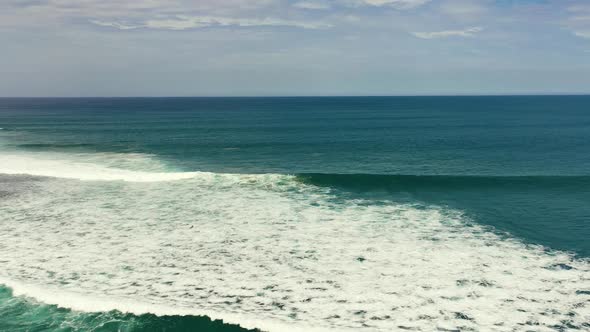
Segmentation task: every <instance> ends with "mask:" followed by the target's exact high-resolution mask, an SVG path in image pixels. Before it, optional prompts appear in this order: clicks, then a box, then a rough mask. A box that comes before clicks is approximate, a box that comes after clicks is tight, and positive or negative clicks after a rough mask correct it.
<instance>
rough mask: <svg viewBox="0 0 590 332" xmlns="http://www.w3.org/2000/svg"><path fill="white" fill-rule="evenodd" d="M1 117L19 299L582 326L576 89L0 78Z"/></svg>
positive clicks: (290, 317)
mask: <svg viewBox="0 0 590 332" xmlns="http://www.w3.org/2000/svg"><path fill="white" fill-rule="evenodd" d="M0 127H1V128H2V130H0V173H1V175H0V231H1V234H2V235H1V236H0V237H1V240H2V244H0V249H1V250H2V252H3V253H5V254H3V256H4V257H2V258H1V259H0V266H2V267H3V269H1V270H2V272H0V282H4V283H5V284H6V286H8V287H10V288H12V289H14V290H15V292H16V293H17V295H18V296H24V298H27V299H29V300H27V301H33V302H35V301H38V302H39V303H47V304H54V305H59V306H62V307H66V308H68V309H67V310H73V313H77V312H80V313H81V312H87V311H90V312H95V313H96V312H103V313H105V312H110V311H109V310H119V311H121V312H129V313H130V314H128V315H127V316H126V315H125V314H122V313H115V314H113V315H115V316H116V317H118V318H117V319H121V320H123V321H124V322H129V320H133V324H135V322H137V321H141V319H142V317H144V316H140V315H141V314H143V313H146V312H150V313H155V314H161V315H177V317H179V316H178V315H190V316H188V317H192V318H190V319H197V318H195V317H197V316H209V317H211V318H214V319H217V318H220V319H224V320H225V321H228V322H231V323H235V324H240V325H242V326H244V327H248V328H261V329H263V330H294V329H297V328H299V329H302V330H309V329H310V328H311V327H314V328H318V329H326V330H332V329H333V330H346V329H350V330H367V331H381V330H383V331H385V330H392V329H400V328H412V329H418V330H433V329H458V330H469V329H471V330H527V329H534V328H535V327H541V328H545V329H553V330H568V329H588V328H590V325H588V321H589V320H590V313H589V310H590V268H589V265H588V257H589V256H590V241H588V238H590V204H588V202H589V199H590V144H588V142H590V96H495V97H494V96H489V97H475V96H474V97H338V98H336V97H334V98H332V97H324V98H119V99H117V98H97V99H86V98H81V99H0ZM24 256H26V258H23V257H24ZM46 289H49V290H50V292H49V291H46ZM40 290H43V291H40ZM56 294H61V295H59V296H58V295H56ZM63 294H67V295H63ZM56 297H57V298H58V299H56ZM72 299H75V301H74V300H72ZM97 299H100V300H97ZM6 301H9V302H10V301H12V302H10V303H13V302H14V303H17V302H18V303H19V305H21V303H24V302H23V301H24V300H22V298H21V297H14V296H13V295H12V294H9V295H6V296H4V295H3V297H2V299H0V308H1V307H2V306H4V307H7V308H8V307H10V306H9V305H7V304H6V303H8V302H6ZM125 301H130V302H129V303H130V304H127V305H119V304H120V303H127V302H125ZM25 302H26V301H25ZM26 303H29V302H26ZM35 303H37V302H35ZM118 303H119V304H118ZM47 304H38V305H32V304H30V303H29V304H27V305H28V306H30V307H31V308H38V306H39V305H42V306H47ZM10 308H12V307H10ZM44 308H45V307H44ZM139 308H151V309H145V310H144V309H139ZM6 310H7V312H9V314H7V315H6V316H5V317H10V318H8V319H9V320H16V318H15V317H17V316H18V317H22V315H24V314H23V313H22V311H16V310H14V309H6ZM31 310H32V309H31ZM35 310H38V309H35ZM51 310H54V311H55V310H57V309H51ZM25 311H26V310H25ZM58 311H59V310H57V311H55V312H58ZM51 312H53V311H51ZM73 313H68V314H63V313H59V314H55V318H54V321H53V323H51V324H53V325H46V328H47V329H55V330H59V328H64V329H65V330H67V328H65V327H64V326H68V328H70V327H71V326H70V325H67V324H66V323H64V322H68V319H66V318H64V317H71V316H72V315H74V314H73ZM131 314H136V315H139V316H134V315H131ZM50 317H53V316H51V315H50ZM156 317H157V316H156ZM173 317H174V316H173ZM44 319H45V320H43V322H46V321H47V319H49V320H51V318H44ZM187 319H189V318H187ZM19 321H20V322H21V323H19V324H20V325H18V327H15V325H6V324H7V323H6V320H5V321H4V322H2V318H0V327H1V326H9V327H11V329H14V330H19V329H20V330H27V320H26V319H25V320H22V319H21V320H19ZM78 321H80V320H79V318H78ZM191 322H192V321H191ZM194 322H195V324H205V323H203V322H202V321H200V320H195V321H194ZM177 323H178V322H177ZM3 324H4V325H3ZM31 324H33V323H31ZM48 324H49V323H48ZM64 324H66V325H64ZM125 324H127V325H120V324H119V325H116V324H115V325H112V326H111V327H108V326H107V327H105V328H104V329H105V330H117V329H120V328H121V326H123V327H125V328H128V329H129V330H133V326H134V325H133V324H132V323H125ZM158 324H159V325H158ZM158 324H156V325H153V326H154V327H153V329H154V330H159V329H164V328H165V327H163V326H164V325H162V324H164V323H162V322H158ZM81 326H82V327H80V326H78V327H77V328H78V329H80V330H84V327H83V325H81ZM170 326H172V325H170ZM182 326H183V328H187V327H186V326H192V325H182ZM194 326H195V327H194V328H195V329H197V327H196V326H197V325H194ZM198 326H201V327H199V328H201V329H202V330H204V331H209V330H211V331H213V330H215V328H217V327H212V325H211V326H209V325H207V326H205V325H198ZM220 328H221V329H222V330H224V329H230V328H234V327H230V326H229V325H227V326H222V327H220ZM72 329H74V330H75V329H76V328H72ZM145 329H149V328H147V327H145V326H144V327H143V330H145ZM41 330H42V329H41ZM136 330H137V328H136Z"/></svg>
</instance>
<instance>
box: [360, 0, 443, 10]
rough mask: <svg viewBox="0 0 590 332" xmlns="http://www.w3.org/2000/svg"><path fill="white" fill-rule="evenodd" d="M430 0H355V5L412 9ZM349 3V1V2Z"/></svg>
mask: <svg viewBox="0 0 590 332" xmlns="http://www.w3.org/2000/svg"><path fill="white" fill-rule="evenodd" d="M430 1H431V0H357V1H356V2H354V5H356V6H363V5H364V6H373V7H384V6H388V7H392V8H395V9H412V8H416V7H420V6H422V5H424V4H427V3H429V2H430ZM349 3H351V2H349Z"/></svg>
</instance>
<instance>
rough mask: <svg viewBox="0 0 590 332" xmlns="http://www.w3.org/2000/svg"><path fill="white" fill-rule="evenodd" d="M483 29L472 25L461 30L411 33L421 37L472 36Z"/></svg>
mask: <svg viewBox="0 0 590 332" xmlns="http://www.w3.org/2000/svg"><path fill="white" fill-rule="evenodd" d="M481 31H483V28H481V27H472V28H467V29H463V30H444V31H433V32H412V34H413V35H414V36H416V37H418V38H422V39H435V38H448V37H473V36H474V35H475V34H476V33H478V32H481Z"/></svg>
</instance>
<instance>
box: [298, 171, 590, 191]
mask: <svg viewBox="0 0 590 332" xmlns="http://www.w3.org/2000/svg"><path fill="white" fill-rule="evenodd" d="M297 179H298V181H300V182H302V183H306V184H311V185H315V186H325V187H336V188H341V189H347V190H353V191H375V190H380V191H414V190H421V189H435V190H436V189H438V190H441V191H443V190H445V191H446V190H471V189H486V188H487V189H502V190H505V189H511V188H516V189H521V190H527V191H528V190H539V189H566V190H570V189H571V190H579V189H584V188H588V187H589V186H590V176H544V175H539V176H477V175H474V176H457V175H378V174H375V175H374V174H325V173H306V174H299V175H297Z"/></svg>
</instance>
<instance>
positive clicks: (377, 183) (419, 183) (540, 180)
mask: <svg viewBox="0 0 590 332" xmlns="http://www.w3.org/2000/svg"><path fill="white" fill-rule="evenodd" d="M117 159H120V160H125V161H126V162H128V163H129V162H131V163H133V164H135V165H139V167H134V168H141V169H125V168H121V167H117V166H118V165H116V163H113V160H117ZM112 164H115V165H112ZM146 165H147V166H146ZM132 168H133V167H132ZM143 169H146V170H143ZM150 169H155V170H156V171H150ZM0 173H2V174H8V175H32V176H42V177H55V178H64V179H76V180H82V181H127V182H162V181H179V180H187V179H193V178H201V179H205V178H208V179H212V178H215V177H221V176H226V177H230V176H235V177H239V178H242V179H246V180H247V181H251V180H252V179H254V178H256V177H262V176H267V177H268V176H273V177H274V178H275V179H276V180H277V181H279V180H280V179H285V178H290V179H294V180H296V181H298V182H299V183H302V184H309V185H314V186H319V187H335V188H341V189H347V190H354V191H374V190H385V191H412V190H418V189H429V188H430V189H436V188H439V189H444V190H462V189H481V188H494V187H496V188H502V189H506V188H510V187H518V188H528V189H531V190H536V189H540V188H547V187H551V188H574V189H575V188H581V187H585V188H586V187H589V186H590V176H585V175H580V176H552V175H538V176H478V175H472V176H471V175H467V176H457V175H398V174H329V173H300V174H296V175H294V176H288V175H284V174H224V173H212V172H201V171H191V172H178V171H170V170H169V169H167V168H166V167H165V166H163V165H161V164H159V161H157V160H154V159H151V156H149V155H144V154H139V153H117V154H115V153H111V154H98V153H95V154H88V153H86V154H78V155H75V154H67V155H66V154H49V153H45V154H35V153H30V154H23V153H20V154H16V153H12V154H10V153H8V154H6V153H4V154H2V155H0Z"/></svg>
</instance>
